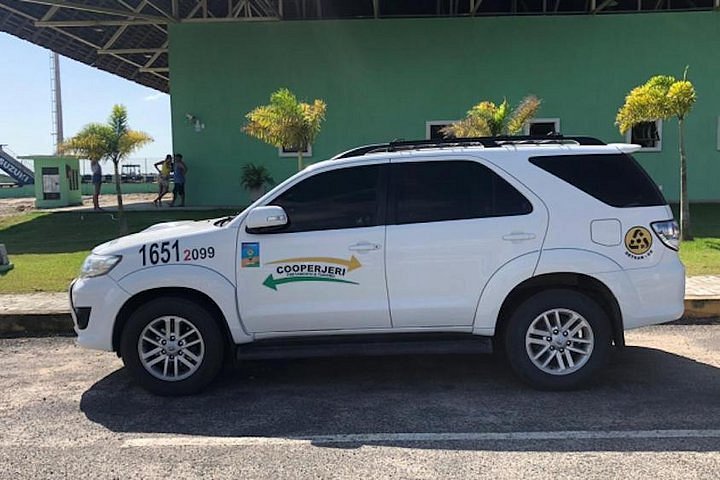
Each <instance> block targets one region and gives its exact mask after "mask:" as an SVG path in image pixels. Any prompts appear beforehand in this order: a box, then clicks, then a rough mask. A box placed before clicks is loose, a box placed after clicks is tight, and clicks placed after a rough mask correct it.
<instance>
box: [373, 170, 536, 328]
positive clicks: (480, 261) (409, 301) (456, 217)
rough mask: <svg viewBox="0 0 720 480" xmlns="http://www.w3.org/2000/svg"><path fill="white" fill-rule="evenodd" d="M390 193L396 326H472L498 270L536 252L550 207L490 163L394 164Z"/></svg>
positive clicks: (390, 273) (389, 244) (389, 271)
mask: <svg viewBox="0 0 720 480" xmlns="http://www.w3.org/2000/svg"><path fill="white" fill-rule="evenodd" d="M469 163H471V164H470V165H468V164H469ZM391 192H392V193H391V197H390V202H391V209H390V212H391V213H390V215H391V219H390V221H391V222H392V223H395V224H393V225H388V227H387V254H386V259H387V279H388V295H389V299H390V311H391V315H392V320H393V326H394V327H441V326H469V325H472V322H473V318H474V315H475V309H476V307H477V303H478V299H479V298H480V294H481V292H482V289H483V287H484V286H485V284H486V283H487V281H488V280H489V279H490V277H491V276H492V275H493V273H495V272H496V271H497V270H498V269H499V268H500V267H501V266H502V265H503V264H505V263H506V262H508V261H510V260H512V259H513V258H516V257H519V256H521V255H526V254H532V255H536V256H537V255H539V251H540V247H541V244H542V239H543V236H544V233H545V228H546V224H547V213H546V210H545V208H544V207H543V206H542V204H541V202H539V201H537V199H536V198H535V197H534V196H533V195H532V193H531V192H529V191H527V190H526V189H524V188H523V187H522V186H520V185H515V186H513V185H511V184H510V183H508V181H506V180H503V178H501V177H500V176H499V175H497V174H496V173H493V171H492V170H490V169H488V168H487V167H486V166H483V165H481V164H477V163H476V162H469V161H447V160H444V161H437V162H433V161H425V162H418V161H415V162H403V163H398V164H393V165H392V168H391ZM528 199H532V200H533V201H532V202H530V201H529V200H528ZM498 301H500V299H499V300H498Z"/></svg>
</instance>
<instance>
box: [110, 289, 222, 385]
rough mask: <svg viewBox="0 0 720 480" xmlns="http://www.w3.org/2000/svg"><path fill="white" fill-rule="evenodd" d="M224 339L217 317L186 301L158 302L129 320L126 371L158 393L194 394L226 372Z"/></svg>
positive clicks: (124, 353)
mask: <svg viewBox="0 0 720 480" xmlns="http://www.w3.org/2000/svg"><path fill="white" fill-rule="evenodd" d="M224 345H225V343H224V341H223V336H222V333H221V332H220V329H219V328H218V326H217V324H216V323H215V321H214V320H213V318H212V316H211V315H210V314H209V313H208V312H207V311H206V310H205V309H204V308H202V307H201V306H199V305H198V304H196V303H194V302H192V301H190V300H186V299H183V298H175V297H165V298H158V299H155V300H152V301H150V302H149V303H146V304H145V305H143V306H141V307H140V308H138V309H137V310H136V311H135V312H134V313H133V314H132V315H131V317H130V318H129V319H128V322H127V324H126V325H125V328H124V330H123V334H122V339H121V350H120V351H121V354H122V359H123V362H124V363H125V367H126V368H127V369H128V371H129V372H130V374H131V375H132V377H133V378H134V379H135V381H136V382H137V383H139V384H140V385H141V386H143V387H145V388H146V389H148V390H150V391H151V392H153V393H156V394H158V395H189V394H193V393H196V392H198V391H200V390H201V389H202V388H204V387H205V386H206V385H207V384H209V383H210V382H211V381H212V380H213V379H214V378H215V377H216V376H217V374H218V373H219V371H220V369H221V368H222V362H223V350H224Z"/></svg>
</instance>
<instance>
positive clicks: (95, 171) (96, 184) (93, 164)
mask: <svg viewBox="0 0 720 480" xmlns="http://www.w3.org/2000/svg"><path fill="white" fill-rule="evenodd" d="M90 170H91V171H92V184H93V210H96V211H98V210H102V208H100V187H101V186H102V167H100V162H99V161H97V160H90Z"/></svg>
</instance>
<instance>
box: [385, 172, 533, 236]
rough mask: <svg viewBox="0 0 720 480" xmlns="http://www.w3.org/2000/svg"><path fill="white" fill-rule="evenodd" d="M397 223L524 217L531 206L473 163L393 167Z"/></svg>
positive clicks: (491, 173)
mask: <svg viewBox="0 0 720 480" xmlns="http://www.w3.org/2000/svg"><path fill="white" fill-rule="evenodd" d="M391 172H392V173H391V175H392V189H393V192H394V202H393V203H394V215H395V222H394V223H396V224H407V223H422V222H442V221H447V220H464V219H471V218H484V217H497V216H507V215H524V214H527V213H530V212H532V205H531V204H530V202H529V201H528V199H527V198H525V197H524V196H523V195H522V194H521V193H520V192H518V191H517V190H516V189H515V188H514V187H513V186H512V185H510V184H509V183H508V182H507V181H505V180H504V179H503V178H501V177H500V176H499V175H497V174H496V173H495V172H493V171H492V170H490V169H489V168H487V167H485V166H484V165H481V164H480V163H477V162H473V161H454V160H453V161H434V162H433V161H430V162H411V163H398V164H393V165H392V168H391Z"/></svg>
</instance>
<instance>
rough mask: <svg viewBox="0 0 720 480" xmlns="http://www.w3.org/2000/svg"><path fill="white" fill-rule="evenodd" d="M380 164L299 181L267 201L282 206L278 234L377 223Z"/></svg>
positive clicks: (323, 174)
mask: <svg viewBox="0 0 720 480" xmlns="http://www.w3.org/2000/svg"><path fill="white" fill-rule="evenodd" d="M381 168H382V166H381V165H367V166H362V167H351V168H343V169H340V170H332V171H330V172H323V173H319V174H317V175H314V176H312V177H310V178H307V179H305V180H303V181H302V182H300V183H298V184H297V185H295V186H293V187H291V188H290V189H289V190H287V191H285V192H283V193H281V194H280V195H279V196H278V197H277V198H276V199H275V200H273V201H272V202H271V203H270V204H271V205H277V206H280V207H283V208H284V209H285V213H287V216H288V220H289V223H288V226H287V228H285V229H283V230H281V232H280V233H288V232H308V231H313V230H335V229H339V228H358V227H372V226H375V225H379V224H380V219H379V217H380V211H379V208H380V205H381V204H382V202H381V201H380V197H381V196H384V191H383V189H382V188H380V173H381Z"/></svg>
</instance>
